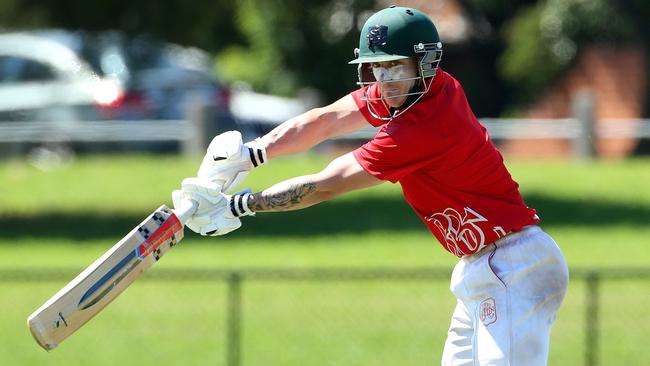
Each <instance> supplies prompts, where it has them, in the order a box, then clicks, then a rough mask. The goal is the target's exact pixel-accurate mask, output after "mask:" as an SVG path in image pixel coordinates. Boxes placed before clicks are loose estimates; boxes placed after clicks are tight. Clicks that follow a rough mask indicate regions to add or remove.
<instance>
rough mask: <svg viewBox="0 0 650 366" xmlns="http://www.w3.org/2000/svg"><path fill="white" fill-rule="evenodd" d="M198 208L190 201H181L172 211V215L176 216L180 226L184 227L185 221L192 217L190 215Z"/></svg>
mask: <svg viewBox="0 0 650 366" xmlns="http://www.w3.org/2000/svg"><path fill="white" fill-rule="evenodd" d="M198 207H199V203H198V202H196V201H194V200H190V199H183V200H182V201H181V206H180V207H179V208H177V209H175V210H174V214H176V217H177V218H178V221H180V222H181V224H183V225H185V223H186V222H187V220H189V219H190V217H192V214H194V212H195V211H196V209H197V208H198Z"/></svg>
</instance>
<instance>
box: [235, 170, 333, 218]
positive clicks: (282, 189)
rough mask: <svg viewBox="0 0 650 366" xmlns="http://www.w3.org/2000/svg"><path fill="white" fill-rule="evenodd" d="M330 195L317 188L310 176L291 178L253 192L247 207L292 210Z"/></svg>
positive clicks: (258, 210) (255, 209)
mask: <svg viewBox="0 0 650 366" xmlns="http://www.w3.org/2000/svg"><path fill="white" fill-rule="evenodd" d="M331 197H332V194H331V193H329V192H323V191H321V190H319V187H318V184H317V183H315V182H314V181H313V179H311V176H303V177H297V178H293V179H290V180H287V181H284V182H281V183H278V184H276V185H274V186H272V187H270V188H268V189H265V190H264V191H262V192H259V193H255V194H253V195H252V196H251V197H250V198H249V201H248V207H249V208H250V209H251V210H253V211H255V212H260V211H292V210H298V209H301V208H305V207H309V206H312V205H315V204H317V203H320V202H322V201H325V200H327V199H329V198H331Z"/></svg>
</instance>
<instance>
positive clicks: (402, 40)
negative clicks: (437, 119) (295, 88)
mask: <svg viewBox="0 0 650 366" xmlns="http://www.w3.org/2000/svg"><path fill="white" fill-rule="evenodd" d="M354 53H355V57H356V58H355V59H354V60H352V61H350V62H349V63H350V64H358V65H359V66H358V72H359V82H358V83H357V84H358V85H360V86H366V85H369V84H372V83H374V82H376V80H375V77H374V75H373V72H372V69H371V64H372V63H374V62H386V61H396V60H401V59H407V58H415V59H416V60H417V63H418V75H417V76H416V77H415V78H410V79H416V80H417V82H416V84H415V87H414V88H413V90H411V91H410V92H409V93H408V94H406V95H409V96H411V95H413V96H418V97H417V98H416V99H414V98H409V99H410V100H411V103H410V104H409V105H408V106H407V107H406V108H402V109H401V110H400V111H393V112H391V113H390V114H391V117H389V118H380V117H378V116H375V117H376V118H380V119H384V120H390V119H393V118H395V117H397V115H399V114H401V113H404V112H405V111H406V109H408V108H409V107H410V106H412V105H413V104H415V103H416V102H417V101H418V100H419V99H420V98H421V97H422V95H424V94H425V93H426V92H428V91H429V87H430V86H431V81H432V80H433V77H434V76H435V75H436V71H437V70H438V66H439V64H440V59H441V58H442V43H441V42H440V36H439V35H438V30H437V29H436V27H435V25H434V24H433V22H432V21H431V19H430V18H429V17H428V16H427V15H426V14H424V13H423V12H421V11H419V10H417V9H414V8H405V7H397V6H394V5H393V6H391V7H389V8H386V9H383V10H380V11H378V12H377V13H375V14H374V15H372V16H371V17H370V18H368V20H367V21H366V23H365V24H364V26H363V29H362V30H361V35H360V37H359V48H357V49H355V50H354ZM427 78H430V80H429V82H428V83H427V80H426V79H427ZM404 80H409V79H400V80H392V81H393V82H396V81H404ZM402 96H403V95H402ZM394 97H400V96H394ZM366 98H368V100H371V99H369V97H368V96H367V95H366ZM379 99H381V98H379ZM374 114H375V113H373V115H374Z"/></svg>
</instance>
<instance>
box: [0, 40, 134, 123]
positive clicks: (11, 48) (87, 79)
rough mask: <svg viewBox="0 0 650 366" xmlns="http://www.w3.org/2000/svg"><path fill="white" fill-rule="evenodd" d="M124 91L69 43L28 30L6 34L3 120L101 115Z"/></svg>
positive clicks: (1, 62)
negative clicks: (98, 72)
mask: <svg viewBox="0 0 650 366" xmlns="http://www.w3.org/2000/svg"><path fill="white" fill-rule="evenodd" d="M121 93H122V89H121V86H120V84H119V82H118V81H117V80H111V79H108V78H102V77H100V76H98V75H97V74H96V73H95V72H93V69H92V68H91V67H90V66H89V65H88V64H87V63H86V62H85V61H84V60H83V59H81V58H80V57H79V56H78V55H77V54H76V53H75V52H73V51H72V50H71V49H70V48H68V47H66V46H65V45H63V44H61V43H59V42H56V41H53V40H49V39H46V38H42V37H38V36H34V35H31V34H28V33H8V34H0V123H1V122H2V121H26V120H30V121H59V122H66V121H82V120H96V119H101V112H100V110H101V108H102V107H103V106H107V105H110V104H111V103H114V102H115V101H116V100H118V98H119V97H120V95H121Z"/></svg>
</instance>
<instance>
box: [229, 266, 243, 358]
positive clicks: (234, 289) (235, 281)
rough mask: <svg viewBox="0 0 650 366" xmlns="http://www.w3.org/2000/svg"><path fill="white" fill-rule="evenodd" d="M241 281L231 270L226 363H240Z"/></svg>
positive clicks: (239, 275)
mask: <svg viewBox="0 0 650 366" xmlns="http://www.w3.org/2000/svg"><path fill="white" fill-rule="evenodd" d="M241 282H242V276H241V274H240V273H239V272H232V273H231V274H230V275H229V276H228V314H227V319H228V323H227V327H228V329H227V330H226V334H227V339H226V342H227V349H226V365H228V366H239V365H240V364H241V317H242V309H241Z"/></svg>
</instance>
